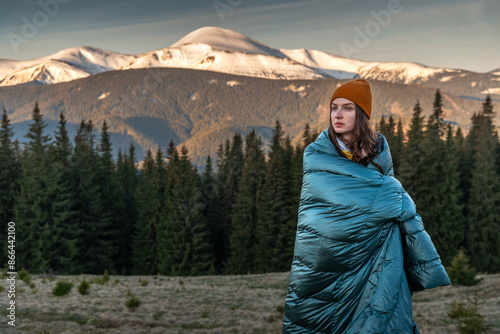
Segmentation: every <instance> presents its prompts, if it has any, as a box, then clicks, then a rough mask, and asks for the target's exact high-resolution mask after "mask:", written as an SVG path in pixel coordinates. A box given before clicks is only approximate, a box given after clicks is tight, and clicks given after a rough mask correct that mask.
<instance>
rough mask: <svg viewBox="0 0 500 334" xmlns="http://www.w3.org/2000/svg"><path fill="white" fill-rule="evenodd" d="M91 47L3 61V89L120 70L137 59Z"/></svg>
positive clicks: (0, 81)
mask: <svg viewBox="0 0 500 334" xmlns="http://www.w3.org/2000/svg"><path fill="white" fill-rule="evenodd" d="M134 58H135V56H131V55H123V54H119V53H116V52H111V51H105V50H101V49H98V48H91V47H77V48H70V49H66V50H62V51H60V52H58V53H55V54H53V55H50V56H47V57H43V58H39V59H35V60H28V61H9V60H3V59H0V86H14V85H19V84H56V83H60V82H67V81H72V80H75V79H80V78H84V77H88V76H90V75H93V74H97V73H101V72H106V71H112V70H117V69H120V68H121V67H123V66H124V65H125V64H127V63H129V62H130V61H132V59H134Z"/></svg>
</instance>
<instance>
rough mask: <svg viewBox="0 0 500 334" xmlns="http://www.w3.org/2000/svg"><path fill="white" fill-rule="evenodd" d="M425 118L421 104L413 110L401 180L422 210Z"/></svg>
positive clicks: (403, 157)
mask: <svg viewBox="0 0 500 334" xmlns="http://www.w3.org/2000/svg"><path fill="white" fill-rule="evenodd" d="M424 118H425V117H424V116H422V108H421V107H420V102H418V101H417V103H416V104H415V107H414V108H413V116H412V119H411V122H410V129H409V130H408V140H407V142H406V145H405V146H404V148H403V152H402V159H401V164H400V168H399V169H400V171H399V179H400V180H401V183H402V184H403V186H404V188H405V189H406V191H407V192H408V193H409V194H410V196H411V197H412V198H413V200H414V201H415V203H416V205H417V208H420V206H421V203H422V201H421V200H420V198H421V195H422V193H423V187H424V185H423V183H422V182H423V164H424V163H425V147H424V140H423V138H424Z"/></svg>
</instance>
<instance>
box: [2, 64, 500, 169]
mask: <svg viewBox="0 0 500 334" xmlns="http://www.w3.org/2000/svg"><path fill="white" fill-rule="evenodd" d="M341 82H343V81H340V80H338V79H334V78H330V79H324V80H287V81H285V80H267V79H261V78H252V77H246V76H235V75H229V74H224V73H217V72H210V71H200V70H189V69H174V68H164V69H135V70H129V71H112V72H105V73H100V74H97V75H94V76H90V77H87V78H82V79H78V80H73V81H71V82H67V83H61V84H57V85H38V86H10V87H0V109H3V108H5V109H6V110H7V111H8V113H9V118H10V119H11V121H12V123H13V126H14V131H15V134H16V138H17V139H18V140H20V141H23V140H24V138H23V136H24V134H25V133H26V130H27V127H26V126H27V123H29V121H30V119H31V112H32V110H33V107H34V105H35V102H36V101H38V103H39V105H40V109H41V111H42V114H43V115H44V117H45V119H46V120H47V121H48V122H49V123H50V124H52V125H55V122H56V121H57V116H58V114H59V113H60V112H64V113H65V116H66V118H67V120H68V127H69V128H70V130H71V131H74V130H75V129H76V127H77V126H78V124H79V123H80V122H81V120H82V119H85V120H88V119H92V120H93V122H94V123H95V124H96V125H97V127H98V128H99V129H100V127H101V126H102V122H103V121H104V120H106V122H107V124H108V126H109V128H110V133H111V138H112V142H113V149H114V153H117V151H118V149H122V150H126V149H127V148H128V146H129V144H130V143H131V142H132V143H134V145H135V146H136V148H137V153H138V157H139V159H142V158H143V155H144V153H145V151H146V150H148V149H151V150H154V149H156V148H157V147H161V148H163V149H165V148H166V147H167V146H168V143H169V141H170V140H174V142H175V143H176V144H184V145H186V147H187V148H188V150H189V152H190V156H191V157H192V158H193V161H194V163H195V164H196V165H197V166H199V167H201V166H203V164H204V162H205V158H206V156H207V155H208V154H210V155H211V156H212V157H215V155H216V152H217V149H218V147H219V145H220V144H221V143H224V142H225V140H226V139H227V138H230V137H231V136H232V135H233V134H234V133H235V132H240V133H241V134H242V135H246V134H247V133H249V132H250V131H251V129H256V131H257V133H258V134H259V135H261V136H262V138H263V139H264V140H265V141H268V140H269V139H270V138H271V135H272V129H273V127H274V122H275V121H276V120H280V122H281V123H282V125H283V129H284V131H285V133H286V134H287V135H289V136H290V138H292V139H296V140H297V139H299V138H300V134H301V131H302V130H303V129H304V126H305V124H306V123H309V124H310V125H311V126H312V127H313V128H316V129H318V130H323V129H324V128H326V127H327V126H328V102H329V101H330V96H331V93H332V92H333V90H334V89H335V88H336V87H337V85H339V84H341ZM371 85H372V91H373V96H374V100H373V122H378V121H379V119H380V117H381V116H384V115H385V116H389V115H394V116H395V117H396V118H399V117H401V118H402V120H403V122H404V125H405V126H407V125H408V124H409V120H410V117H411V114H412V110H413V106H414V104H415V103H416V101H417V100H420V102H421V105H422V108H423V110H424V113H425V114H426V115H428V114H430V113H431V110H432V102H433V98H434V93H435V90H434V89H433V88H428V87H424V86H421V85H405V84H398V83H387V82H383V81H376V80H373V81H371ZM443 101H444V110H445V113H446V120H448V121H449V122H451V123H453V124H458V125H462V126H464V127H465V128H464V130H466V129H467V126H468V124H469V123H470V117H471V116H472V114H473V112H475V111H477V110H479V109H480V108H481V103H482V102H483V101H475V100H470V99H464V98H460V97H458V96H455V95H452V94H447V93H443ZM499 107H500V103H497V102H495V110H498V108H499ZM497 122H498V117H497ZM497 124H498V123H497ZM49 133H50V134H52V132H51V130H49ZM73 135H74V132H72V133H71V136H73Z"/></svg>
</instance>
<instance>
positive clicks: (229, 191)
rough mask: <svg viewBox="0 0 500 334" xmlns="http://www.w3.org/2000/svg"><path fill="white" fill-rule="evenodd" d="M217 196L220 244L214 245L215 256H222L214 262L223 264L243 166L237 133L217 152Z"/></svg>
mask: <svg viewBox="0 0 500 334" xmlns="http://www.w3.org/2000/svg"><path fill="white" fill-rule="evenodd" d="M217 158H218V162H217V173H216V178H215V180H216V183H217V194H218V200H219V203H220V205H221V212H220V217H221V218H220V222H219V225H220V226H219V228H218V230H219V232H220V238H221V239H222V242H221V243H220V244H216V246H215V247H216V254H218V255H219V256H220V255H222V258H219V257H218V258H217V260H216V262H217V263H221V262H225V261H226V260H227V258H228V256H229V249H230V243H229V235H230V233H231V231H230V229H231V220H232V216H233V210H234V209H233V208H234V204H235V200H236V195H237V194H238V192H239V188H238V184H239V182H240V179H241V172H242V169H243V164H244V154H243V140H242V137H241V135H240V134H239V133H235V134H234V136H233V141H232V142H231V141H230V140H229V139H228V140H227V141H226V144H225V146H224V147H222V145H221V147H220V149H219V151H218V152H217Z"/></svg>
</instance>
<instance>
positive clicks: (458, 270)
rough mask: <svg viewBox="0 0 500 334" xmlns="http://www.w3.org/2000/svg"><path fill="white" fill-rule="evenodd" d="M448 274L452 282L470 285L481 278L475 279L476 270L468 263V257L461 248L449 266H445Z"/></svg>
mask: <svg viewBox="0 0 500 334" xmlns="http://www.w3.org/2000/svg"><path fill="white" fill-rule="evenodd" d="M446 271H447V272H448V276H449V277H450V280H451V282H452V283H453V284H457V285H465V286H472V285H476V284H477V283H479V282H480V281H481V280H480V279H476V275H477V272H476V270H475V269H474V268H473V267H471V266H470V265H469V258H468V257H467V255H465V252H464V250H463V249H460V251H459V252H458V254H457V255H456V256H455V257H454V258H453V260H452V261H451V266H449V267H448V268H446Z"/></svg>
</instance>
